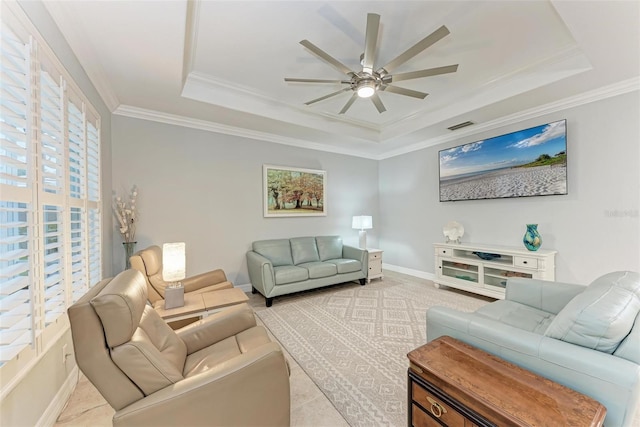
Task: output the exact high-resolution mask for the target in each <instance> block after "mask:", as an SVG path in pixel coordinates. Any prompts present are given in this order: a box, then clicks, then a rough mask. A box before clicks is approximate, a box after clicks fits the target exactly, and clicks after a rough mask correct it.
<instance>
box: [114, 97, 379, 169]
mask: <svg viewBox="0 0 640 427" xmlns="http://www.w3.org/2000/svg"><path fill="white" fill-rule="evenodd" d="M113 114H114V115H118V116H123V117H130V118H134V119H141V120H149V121H152V122H158V123H164V124H169V125H174V126H182V127H187V128H191V129H198V130H204V131H207V132H214V133H220V134H224V135H233V136H239V137H243V138H249V139H254V140H258V141H267V142H273V143H276V144H283V145H289V146H292V147H298V148H307V149H309V150H317V151H325V152H328V153H336V154H344V155H347V156H355V157H362V158H365V159H371V160H378V159H377V157H376V156H373V155H369V154H366V153H363V152H359V151H355V150H348V149H343V148H339V147H332V146H330V145H326V144H322V143H317V142H310V141H305V140H300V139H296V138H290V137H287V136H282V135H277V134H273V133H268V132H261V131H255V130H251V129H245V128H240V127H237V126H229V125H224V124H221V123H215V122H210V121H207V120H200V119H193V118H190V117H185V116H179V115H176V114H169V113H164V112H161V111H154V110H148V109H145V108H139V107H134V106H131V105H120V106H119V107H118V108H116V110H115V111H114V112H113Z"/></svg>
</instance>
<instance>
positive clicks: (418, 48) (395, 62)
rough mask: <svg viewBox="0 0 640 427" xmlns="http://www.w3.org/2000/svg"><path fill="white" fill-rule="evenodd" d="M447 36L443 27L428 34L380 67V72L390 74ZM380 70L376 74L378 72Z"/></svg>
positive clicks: (446, 30) (445, 28) (446, 31)
mask: <svg viewBox="0 0 640 427" xmlns="http://www.w3.org/2000/svg"><path fill="white" fill-rule="evenodd" d="M448 34H449V30H448V29H447V27H445V26H444V25H443V26H442V27H440V28H438V29H437V30H435V31H434V32H433V33H431V34H429V35H428V36H427V37H425V38H423V39H422V40H420V41H419V42H418V43H416V44H414V45H413V46H411V47H410V48H409V49H407V50H406V51H404V52H403V53H401V54H400V55H398V56H397V57H395V58H394V59H392V60H391V62H389V63H388V64H387V65H385V66H384V67H382V68H381V69H380V70H385V71H386V72H387V73H391V71H392V70H395V69H396V68H398V66H400V65H402V64H404V63H405V62H407V61H408V60H410V59H411V58H413V57H414V56H416V55H417V54H419V53H420V52H422V51H423V50H425V49H426V48H428V47H429V46H431V45H433V44H435V43H436V42H438V41H439V40H441V39H442V38H444V37H446V36H447V35H448ZM380 70H379V71H378V72H380Z"/></svg>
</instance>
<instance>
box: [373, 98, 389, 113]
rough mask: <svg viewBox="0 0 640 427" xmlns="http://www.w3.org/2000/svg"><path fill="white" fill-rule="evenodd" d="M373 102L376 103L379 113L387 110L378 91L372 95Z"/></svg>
mask: <svg viewBox="0 0 640 427" xmlns="http://www.w3.org/2000/svg"><path fill="white" fill-rule="evenodd" d="M371 102H373V105H375V106H376V108H377V109H378V113H384V112H385V111H387V109H386V108H384V104H383V103H382V101H381V100H380V97H379V96H378V94H377V93H374V94H373V95H371Z"/></svg>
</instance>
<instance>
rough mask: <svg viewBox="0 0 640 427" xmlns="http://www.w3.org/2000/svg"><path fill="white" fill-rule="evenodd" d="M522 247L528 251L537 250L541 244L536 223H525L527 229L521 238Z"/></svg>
mask: <svg viewBox="0 0 640 427" xmlns="http://www.w3.org/2000/svg"><path fill="white" fill-rule="evenodd" d="M522 242H523V243H524V247H525V248H527V249H529V250H530V251H537V250H538V249H540V245H542V237H541V236H540V233H539V232H538V224H527V231H526V232H525V233H524V237H523V238H522Z"/></svg>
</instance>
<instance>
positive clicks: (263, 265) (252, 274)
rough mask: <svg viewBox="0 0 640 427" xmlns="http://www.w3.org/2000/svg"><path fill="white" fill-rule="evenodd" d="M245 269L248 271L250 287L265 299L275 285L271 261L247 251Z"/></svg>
mask: <svg viewBox="0 0 640 427" xmlns="http://www.w3.org/2000/svg"><path fill="white" fill-rule="evenodd" d="M247 269H248V270H249V280H251V286H253V287H254V288H256V289H257V290H258V291H259V292H260V293H261V294H262V295H264V296H265V297H268V296H269V295H270V292H271V290H272V289H273V287H274V286H275V283H276V278H275V273H274V272H273V264H272V263H271V261H269V259H268V258H266V257H264V256H262V255H260V254H259V253H257V252H254V251H248V252H247Z"/></svg>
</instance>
